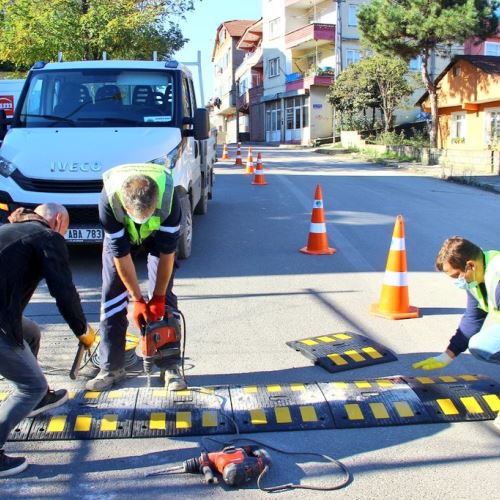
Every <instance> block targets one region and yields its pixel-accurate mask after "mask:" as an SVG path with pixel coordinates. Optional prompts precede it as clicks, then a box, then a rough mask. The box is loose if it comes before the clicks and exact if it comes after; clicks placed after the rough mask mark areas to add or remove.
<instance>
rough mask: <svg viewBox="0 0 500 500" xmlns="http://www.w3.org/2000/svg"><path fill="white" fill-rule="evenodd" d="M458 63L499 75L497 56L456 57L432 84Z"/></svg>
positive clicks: (427, 93) (499, 68)
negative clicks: (468, 64)
mask: <svg viewBox="0 0 500 500" xmlns="http://www.w3.org/2000/svg"><path fill="white" fill-rule="evenodd" d="M459 61H467V62H468V63H470V64H472V65H473V66H475V67H476V68H478V69H480V70H481V71H484V72H485V73H488V74H490V75H500V57H499V56H472V55H457V56H455V57H453V59H452V60H451V61H450V62H449V64H448V66H446V68H444V70H443V71H442V72H441V74H440V75H439V76H438V77H437V78H436V81H435V82H434V83H435V84H436V85H437V84H438V83H439V82H440V81H441V80H442V79H443V78H444V76H445V75H446V74H447V73H448V71H450V69H451V68H452V67H453V66H454V65H455V64H456V63H457V62H459ZM428 96H429V92H425V93H424V94H423V95H422V97H421V98H420V99H419V100H418V101H417V102H416V104H417V106H418V105H420V104H422V103H423V102H424V101H425V100H426V99H427V97H428Z"/></svg>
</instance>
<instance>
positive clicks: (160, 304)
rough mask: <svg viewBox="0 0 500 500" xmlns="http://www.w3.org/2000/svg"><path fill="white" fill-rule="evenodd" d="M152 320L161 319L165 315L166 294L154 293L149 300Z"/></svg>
mask: <svg viewBox="0 0 500 500" xmlns="http://www.w3.org/2000/svg"><path fill="white" fill-rule="evenodd" d="M148 310H149V315H150V318H151V321H159V320H160V319H163V316H165V295H153V297H152V299H151V300H150V301H149V302H148Z"/></svg>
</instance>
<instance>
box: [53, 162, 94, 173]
mask: <svg viewBox="0 0 500 500" xmlns="http://www.w3.org/2000/svg"><path fill="white" fill-rule="evenodd" d="M101 170H102V163H101V162H99V161H85V162H76V161H74V162H70V161H53V162H52V163H51V164H50V171H51V172H100V171H101Z"/></svg>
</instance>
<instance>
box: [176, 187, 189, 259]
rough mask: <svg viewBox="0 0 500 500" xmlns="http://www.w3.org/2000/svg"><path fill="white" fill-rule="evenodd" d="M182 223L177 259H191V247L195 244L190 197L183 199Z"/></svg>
mask: <svg viewBox="0 0 500 500" xmlns="http://www.w3.org/2000/svg"><path fill="white" fill-rule="evenodd" d="M181 208H182V222H181V235H180V237H179V247H178V250H177V257H178V258H179V259H189V257H191V245H192V243H193V214H192V212H191V201H190V200H189V196H187V195H186V196H183V197H182V199H181Z"/></svg>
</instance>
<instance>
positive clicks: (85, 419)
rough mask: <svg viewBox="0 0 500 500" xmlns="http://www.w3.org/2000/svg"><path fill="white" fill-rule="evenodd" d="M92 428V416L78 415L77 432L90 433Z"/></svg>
mask: <svg viewBox="0 0 500 500" xmlns="http://www.w3.org/2000/svg"><path fill="white" fill-rule="evenodd" d="M91 426H92V415H78V416H77V417H76V420H75V427H74V428H73V429H74V431H75V432H89V431H90V427H91Z"/></svg>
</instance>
